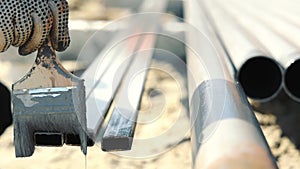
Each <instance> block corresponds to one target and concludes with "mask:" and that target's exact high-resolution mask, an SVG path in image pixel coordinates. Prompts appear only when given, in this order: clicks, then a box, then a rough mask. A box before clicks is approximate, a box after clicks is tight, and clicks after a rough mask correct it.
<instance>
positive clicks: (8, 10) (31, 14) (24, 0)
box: [0, 0, 70, 55]
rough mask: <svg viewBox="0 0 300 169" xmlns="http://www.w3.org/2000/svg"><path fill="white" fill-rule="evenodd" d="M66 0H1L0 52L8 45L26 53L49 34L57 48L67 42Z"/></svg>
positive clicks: (30, 51)
mask: <svg viewBox="0 0 300 169" xmlns="http://www.w3.org/2000/svg"><path fill="white" fill-rule="evenodd" d="M68 13H69V9H68V3H67V1H66V0H0V52H4V51H6V50H7V49H8V48H9V46H10V45H13V46H16V47H19V54H20V55H27V54H30V53H32V52H34V51H36V50H37V49H38V48H40V47H41V45H42V44H43V43H44V42H45V40H46V38H47V36H48V35H49V34H50V37H51V41H52V46H53V47H54V49H55V50H57V51H63V50H65V49H66V48H67V47H68V46H69V44H70V37H69V29H68Z"/></svg>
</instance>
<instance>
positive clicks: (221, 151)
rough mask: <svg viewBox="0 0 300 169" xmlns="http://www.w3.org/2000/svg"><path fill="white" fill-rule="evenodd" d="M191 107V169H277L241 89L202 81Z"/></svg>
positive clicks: (215, 81)
mask: <svg viewBox="0 0 300 169" xmlns="http://www.w3.org/2000/svg"><path fill="white" fill-rule="evenodd" d="M191 103H192V104H191V106H190V111H191V114H192V117H191V118H192V119H195V122H194V127H193V130H192V139H191V140H192V146H193V150H198V151H193V156H194V157H195V158H194V168H205V169H207V168H209V169H210V168H230V169H258V168H264V169H273V168H276V166H275V162H274V161H275V160H274V159H273V158H272V154H271V152H270V151H269V148H268V147H267V145H266V144H265V140H264V139H262V138H264V136H263V134H262V132H261V130H260V128H259V124H258V122H257V120H256V118H255V116H254V114H253V112H252V110H251V108H250V106H249V104H248V101H247V99H246V96H245V95H244V93H243V91H242V89H241V87H240V85H238V84H234V83H232V82H230V81H227V80H224V79H212V80H207V81H204V82H203V83H201V84H200V85H199V86H198V88H197V89H196V90H195V92H194V94H193V96H192V100H191ZM216 105H217V106H216ZM217 152H218V153H217ZM270 157H271V158H270Z"/></svg>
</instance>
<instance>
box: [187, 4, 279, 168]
mask: <svg viewBox="0 0 300 169" xmlns="http://www.w3.org/2000/svg"><path fill="white" fill-rule="evenodd" d="M201 5H202V4H201ZM201 5H200V4H199V1H198V2H197V1H196V0H188V1H186V3H185V12H186V19H187V22H188V23H190V24H191V25H193V26H194V27H195V29H193V28H188V31H187V33H186V35H187V36H186V39H187V69H188V87H189V106H190V114H191V115H190V118H191V126H192V135H191V141H192V152H193V168H201V169H213V168H214V169H215V168H231V169H234V168H238V169H258V168H264V169H274V168H277V166H276V163H275V161H274V158H273V156H272V154H271V152H270V149H269V147H268V145H267V143H266V140H265V137H264V136H263V134H262V132H261V129H260V127H259V124H258V122H257V120H256V118H255V116H254V113H253V111H252V109H251V107H250V105H249V103H248V101H247V98H246V95H245V94H244V92H243V90H242V89H241V87H240V85H239V83H237V82H236V81H235V79H234V78H233V76H234V71H233V68H232V65H231V63H230V62H229V60H228V56H227V55H226V53H225V51H224V48H223V47H222V46H221V44H220V42H219V40H218V39H217V37H216V36H215V34H214V31H213V30H212V28H211V27H210V25H209V22H208V21H207V18H206V17H205V16H204V14H203V13H202V12H201V11H202V10H203V9H201Z"/></svg>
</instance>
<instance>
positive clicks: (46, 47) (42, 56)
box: [13, 36, 81, 89]
mask: <svg viewBox="0 0 300 169" xmlns="http://www.w3.org/2000/svg"><path fill="white" fill-rule="evenodd" d="M80 81H81V80H80V79H79V78H78V77H76V76H74V75H73V74H71V73H70V72H69V71H67V70H66V69H65V68H64V67H63V66H62V64H61V63H60V61H59V59H58V57H57V55H56V53H55V50H54V48H53V47H52V43H51V38H50V36H48V37H47V40H46V42H45V43H44V44H43V45H42V47H41V48H39V50H38V53H37V56H36V59H35V62H34V64H33V66H32V68H31V70H30V71H29V72H28V73H27V74H26V75H25V76H24V77H23V78H22V79H20V80H19V81H18V82H16V83H15V84H14V85H13V89H35V88H53V87H70V86H76V85H77V84H78V83H80Z"/></svg>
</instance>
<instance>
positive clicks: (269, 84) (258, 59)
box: [204, 1, 283, 101]
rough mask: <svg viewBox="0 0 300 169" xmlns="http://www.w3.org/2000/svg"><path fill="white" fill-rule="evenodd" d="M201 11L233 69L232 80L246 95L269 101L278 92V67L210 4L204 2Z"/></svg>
mask: <svg viewBox="0 0 300 169" xmlns="http://www.w3.org/2000/svg"><path fill="white" fill-rule="evenodd" d="M204 7H205V11H206V14H207V16H208V17H209V21H210V22H211V23H212V25H213V28H214V30H215V32H216V34H217V35H218V37H219V39H220V41H221V42H222V44H223V46H224V48H225V49H226V50H227V53H228V55H229V56H230V59H231V61H232V63H233V65H234V67H235V69H236V78H237V80H238V81H239V82H240V83H241V85H242V87H243V89H244V91H245V93H246V95H247V96H248V97H249V98H251V99H254V100H258V101H269V100H271V99H272V98H274V97H276V96H277V95H278V94H279V92H280V91H281V88H282V74H283V70H282V66H281V65H280V64H278V63H277V62H276V61H275V59H274V58H273V57H272V55H271V54H270V52H269V51H267V50H266V49H265V48H264V47H263V45H262V44H260V43H258V40H257V39H256V38H255V37H254V36H249V34H247V32H246V31H244V29H243V28H242V27H241V26H240V25H238V24H237V23H235V21H234V20H233V19H232V18H231V17H230V16H228V14H227V13H226V12H225V11H224V10H222V8H220V7H219V6H218V4H216V3H214V1H205V4H204Z"/></svg>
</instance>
